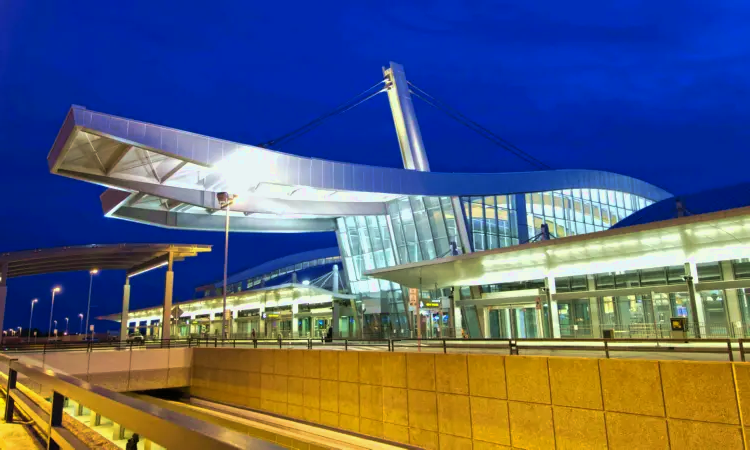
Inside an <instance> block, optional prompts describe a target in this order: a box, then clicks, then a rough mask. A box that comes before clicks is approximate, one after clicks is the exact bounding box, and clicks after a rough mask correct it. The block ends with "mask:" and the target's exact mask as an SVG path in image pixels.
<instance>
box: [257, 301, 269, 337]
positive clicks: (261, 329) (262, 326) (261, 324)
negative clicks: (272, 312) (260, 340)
mask: <svg viewBox="0 0 750 450" xmlns="http://www.w3.org/2000/svg"><path fill="white" fill-rule="evenodd" d="M266 296H267V294H266V293H263V303H261V304H260V312H259V313H258V314H259V315H258V317H259V318H260V320H258V337H266V319H264V318H263V314H264V313H265V312H266Z"/></svg>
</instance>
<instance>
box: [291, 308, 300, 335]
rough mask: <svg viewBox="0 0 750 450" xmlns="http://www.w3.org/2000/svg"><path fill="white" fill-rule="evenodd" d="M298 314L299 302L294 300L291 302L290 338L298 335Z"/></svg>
mask: <svg viewBox="0 0 750 450" xmlns="http://www.w3.org/2000/svg"><path fill="white" fill-rule="evenodd" d="M298 314H299V303H297V300H296V299H295V300H294V303H292V338H296V337H299V322H297V315H298Z"/></svg>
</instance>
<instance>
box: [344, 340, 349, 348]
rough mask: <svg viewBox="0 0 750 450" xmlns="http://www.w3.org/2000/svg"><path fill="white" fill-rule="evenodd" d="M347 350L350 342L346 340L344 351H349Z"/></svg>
mask: <svg viewBox="0 0 750 450" xmlns="http://www.w3.org/2000/svg"><path fill="white" fill-rule="evenodd" d="M347 350H349V340H348V339H344V351H347Z"/></svg>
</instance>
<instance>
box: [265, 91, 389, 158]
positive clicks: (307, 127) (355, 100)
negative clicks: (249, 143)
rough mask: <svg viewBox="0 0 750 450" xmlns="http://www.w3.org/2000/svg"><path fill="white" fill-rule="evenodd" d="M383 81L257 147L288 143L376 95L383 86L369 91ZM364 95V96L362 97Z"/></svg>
mask: <svg viewBox="0 0 750 450" xmlns="http://www.w3.org/2000/svg"><path fill="white" fill-rule="evenodd" d="M383 83H385V80H381V81H378V82H377V83H375V84H374V85H372V86H370V87H369V88H367V89H365V90H364V91H362V92H360V93H359V94H357V95H356V96H355V97H352V98H351V99H350V100H349V101H347V102H345V103H342V104H341V105H339V106H338V107H336V108H335V109H334V110H333V111H331V112H329V113H326V114H323V115H321V116H319V117H317V118H316V119H314V120H311V121H310V122H308V123H306V124H304V125H302V126H301V127H299V128H297V129H295V130H293V131H290V132H288V133H286V134H284V135H282V136H279V137H277V138H275V139H271V140H269V141H266V142H263V143H261V144H258V147H264V148H270V147H271V146H278V145H279V144H281V143H282V142H284V143H288V142H291V141H292V140H294V139H296V138H298V137H300V136H302V135H304V134H306V133H308V132H310V131H312V130H314V129H315V128H317V127H319V126H320V125H321V124H322V123H323V122H324V121H325V120H327V119H329V118H331V117H333V116H336V115H338V114H343V113H345V112H347V111H349V110H350V109H352V108H354V107H356V106H359V105H360V104H362V103H364V102H366V101H367V100H369V99H371V98H372V97H375V96H376V95H378V94H380V93H381V92H383V91H385V88H380V89H378V90H377V91H375V92H371V91H372V90H373V89H375V88H378V87H380V85H382V84H383ZM363 96H365V97H364V98H362V97H363Z"/></svg>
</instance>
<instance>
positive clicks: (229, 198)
mask: <svg viewBox="0 0 750 450" xmlns="http://www.w3.org/2000/svg"><path fill="white" fill-rule="evenodd" d="M216 199H217V200H218V201H219V205H221V209H223V210H224V211H225V212H226V219H225V221H224V290H223V291H224V303H223V306H222V309H221V338H222V339H225V338H226V337H227V334H226V327H227V266H228V265H229V207H230V206H231V205H232V204H233V203H234V202H235V201H237V196H236V195H234V194H228V193H226V192H219V193H218V194H216Z"/></svg>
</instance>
